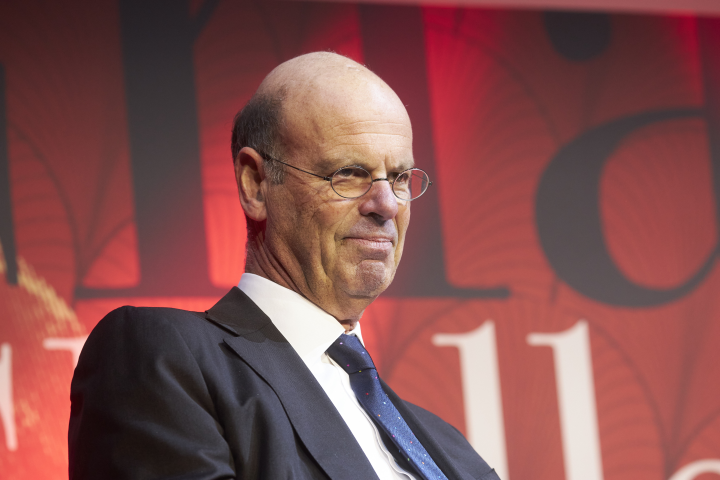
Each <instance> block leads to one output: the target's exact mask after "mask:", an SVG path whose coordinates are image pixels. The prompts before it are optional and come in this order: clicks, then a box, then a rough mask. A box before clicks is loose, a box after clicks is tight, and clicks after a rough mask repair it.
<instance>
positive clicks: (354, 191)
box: [331, 167, 430, 200]
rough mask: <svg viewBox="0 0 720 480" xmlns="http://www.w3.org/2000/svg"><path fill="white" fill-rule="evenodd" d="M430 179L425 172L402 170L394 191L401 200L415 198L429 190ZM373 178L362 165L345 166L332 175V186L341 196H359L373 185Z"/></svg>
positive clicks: (394, 185) (394, 184)
mask: <svg viewBox="0 0 720 480" xmlns="http://www.w3.org/2000/svg"><path fill="white" fill-rule="evenodd" d="M429 183H430V180H429V178H428V176H427V174H426V173H425V172H423V171H422V170H419V169H410V170H406V171H404V172H402V173H401V174H400V175H398V177H397V178H396V179H395V182H394V183H393V187H392V188H393V192H394V193H395V196H396V197H398V198H399V199H401V200H414V199H416V198H417V197H419V196H420V195H422V194H423V193H425V190H427V187H428V184H429ZM372 184H373V180H372V176H371V175H370V173H368V172H367V170H365V169H363V168H360V167H345V168H342V169H340V170H338V171H337V172H335V173H334V174H333V176H332V182H331V185H332V188H333V190H335V192H336V193H337V194H338V195H340V196H341V197H345V198H357V197H360V196H362V195H365V194H366V193H367V192H368V190H370V188H371V187H372Z"/></svg>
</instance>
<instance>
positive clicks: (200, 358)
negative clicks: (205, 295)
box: [68, 288, 498, 480]
mask: <svg viewBox="0 0 720 480" xmlns="http://www.w3.org/2000/svg"><path fill="white" fill-rule="evenodd" d="M383 386H384V388H385V389H386V391H387V393H388V395H389V396H390V398H391V400H392V401H393V403H394V404H395V405H396V407H397V409H398V410H399V411H400V412H401V414H402V416H403V417H404V418H405V420H406V422H407V423H408V425H409V426H410V428H411V429H412V431H413V432H414V433H415V435H416V436H417V438H418V439H419V440H420V441H421V443H422V444H423V445H424V446H425V448H426V449H427V451H428V452H429V453H430V455H431V456H432V457H433V459H434V460H435V462H436V463H437V464H438V466H439V467H440V469H442V471H443V472H445V474H446V475H447V476H448V478H450V479H467V480H470V479H482V480H498V477H497V475H496V474H495V472H494V471H493V470H491V469H490V467H488V465H487V464H486V463H485V462H484V461H483V460H482V459H481V458H480V457H479V456H478V455H477V454H476V453H475V451H474V450H473V449H472V448H471V447H470V445H469V444H468V443H467V441H466V440H465V439H464V438H463V436H462V435H461V434H460V433H459V432H458V431H457V430H456V429H455V428H453V427H451V426H450V425H448V424H447V423H445V422H443V421H442V420H441V419H440V418H438V417H436V416H435V415H433V414H431V413H430V412H428V411H426V410H423V409H421V408H419V407H417V406H415V405H412V404H410V403H406V402H404V401H402V400H401V399H400V398H398V397H397V395H396V394H395V393H394V392H393V391H392V390H391V389H390V388H389V387H387V386H386V385H383ZM71 400H72V408H71V414H70V430H69V434H68V439H69V455H70V478H71V479H72V480H81V479H83V480H85V479H98V480H113V479H133V480H136V479H137V480H139V479H150V478H173V479H233V478H242V479H270V480H277V479H327V478H331V479H363V480H364V479H376V478H377V476H376V474H375V472H374V470H373V469H372V467H371V465H370V463H369V462H368V460H367V458H366V457H365V455H364V454H363V453H362V450H361V449H360V446H359V445H358V443H357V441H356V440H355V438H354V437H353V435H352V433H351V432H350V430H349V429H348V427H347V425H346V424H345V422H344V421H343V419H342V417H341V416H340V414H339V413H338V412H337V410H336V409H335V407H334V406H333V404H332V403H331V402H330V399H329V398H328V397H327V395H326V394H325V392H324V391H323V390H322V388H321V387H320V385H319V384H318V383H317V381H316V380H315V378H314V377H313V375H312V373H311V372H310V371H309V370H308V369H307V367H306V366H305V364H304V363H303V362H302V360H301V359H300V357H299V356H298V354H297V353H296V352H295V350H294V349H293V348H292V346H291V345H290V344H289V343H288V342H287V340H285V338H284V337H283V336H282V335H281V334H280V332H279V331H278V330H277V328H275V326H274V325H273V324H272V322H271V321H270V319H269V318H268V317H267V315H265V314H264V313H263V312H262V311H261V310H260V309H259V308H258V307H257V306H256V305H255V304H254V303H253V302H252V301H251V300H250V299H249V298H248V297H247V296H246V295H245V294H244V293H243V292H242V291H240V290H239V289H237V288H233V289H232V290H231V291H230V292H229V293H228V294H227V295H226V296H225V297H224V298H223V299H222V300H220V301H219V302H218V303H217V304H216V305H215V306H214V307H213V308H211V309H210V310H209V311H207V312H206V313H204V314H203V313H196V312H187V311H183V310H175V309H170V308H135V307H122V308H119V309H117V310H115V311H113V312H111V313H110V314H108V315H107V316H106V317H105V318H104V319H103V320H102V321H100V323H98V325H97V327H95V329H94V330H93V332H92V333H91V335H90V337H89V338H88V341H87V343H86V344H85V347H84V349H83V351H82V354H81V355H80V361H79V363H78V366H77V368H76V369H75V375H74V377H73V381H72V388H71Z"/></svg>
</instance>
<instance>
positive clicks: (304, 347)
mask: <svg viewBox="0 0 720 480" xmlns="http://www.w3.org/2000/svg"><path fill="white" fill-rule="evenodd" d="M238 288H240V290H242V291H243V292H245V294H246V295H247V296H248V297H250V299H251V300H252V301H253V302H255V303H256V304H257V306H258V307H260V309H261V310H262V311H263V312H264V313H265V315H267V316H268V317H270V320H272V322H273V324H274V325H275V326H276V327H277V329H278V330H280V333H282V335H283V337H285V339H287V341H288V342H289V343H290V345H291V346H292V347H293V348H294V349H295V351H296V352H297V353H298V355H300V358H301V359H302V361H303V362H305V365H307V367H308V368H309V369H310V371H311V372H312V374H313V375H314V376H315V379H316V380H317V381H318V383H320V386H321V387H322V389H323V390H324V391H325V393H326V394H327V396H328V397H329V398H330V401H331V402H332V403H333V405H335V408H337V410H338V412H339V413H340V416H341V417H342V418H343V420H345V423H346V424H347V426H348V428H350V431H351V432H352V434H353V435H354V436H355V439H356V440H357V442H358V443H359V444H360V448H362V450H363V452H364V453H365V455H366V456H367V458H368V460H369V461H370V464H371V465H372V467H373V468H374V469H375V473H377V475H378V477H380V479H381V480H408V479H413V480H414V478H415V477H413V476H412V475H410V474H409V473H407V472H406V471H405V470H403V469H402V468H400V467H399V466H398V464H397V463H396V462H395V459H394V458H393V457H392V455H391V454H390V452H388V450H387V448H385V445H384V444H383V442H382V440H381V439H380V434H379V433H378V430H377V427H376V426H375V424H374V423H373V422H372V420H370V417H369V416H368V415H367V413H366V412H365V410H364V409H363V408H362V406H360V403H358V401H357V398H355V394H354V393H353V391H352V388H351V387H350V376H349V375H348V374H347V372H345V370H343V369H342V368H341V367H340V366H339V365H337V364H336V363H335V362H334V361H333V360H332V359H331V358H330V357H329V356H328V355H327V354H326V353H325V350H327V349H328V348H329V347H330V345H332V343H333V342H334V341H335V340H336V339H337V338H338V337H339V336H340V335H341V334H342V333H344V332H345V327H343V326H342V325H341V324H340V323H339V322H338V321H337V320H336V319H335V318H334V317H332V316H331V315H330V314H328V313H327V312H325V311H324V310H322V309H321V308H320V307H318V306H317V305H315V304H314V303H312V302H310V301H309V300H308V299H306V298H305V297H303V296H301V295H299V294H297V293H295V292H293V291H292V290H289V289H287V288H285V287H281V286H280V285H278V284H277V283H275V282H272V281H270V280H268V279H266V278H263V277H260V276H258V275H253V274H251V273H244V274H243V275H242V277H241V278H240V283H239V284H238ZM352 333H354V334H355V335H357V337H358V338H359V339H360V341H361V342H362V341H363V340H362V334H361V333H360V324H359V323H358V324H356V325H355V328H354V329H353V331H352Z"/></svg>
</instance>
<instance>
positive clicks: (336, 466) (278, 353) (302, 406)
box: [206, 287, 378, 479]
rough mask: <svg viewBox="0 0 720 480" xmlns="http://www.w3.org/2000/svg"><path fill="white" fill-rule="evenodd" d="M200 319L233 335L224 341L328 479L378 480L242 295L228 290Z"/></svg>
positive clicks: (299, 364) (290, 352)
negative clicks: (271, 396) (262, 384)
mask: <svg viewBox="0 0 720 480" xmlns="http://www.w3.org/2000/svg"><path fill="white" fill-rule="evenodd" d="M206 317H207V318H208V319H209V320H211V321H213V322H215V323H217V324H219V325H220V326H222V327H223V328H225V329H226V330H228V331H230V332H232V333H234V334H235V335H237V336H228V337H226V338H225V343H226V344H227V345H228V346H229V347H230V348H231V349H232V350H233V351H234V352H235V353H237V354H238V355H239V356H240V358H242V359H243V360H244V361H245V363H247V364H248V365H249V366H250V367H251V368H252V369H253V370H254V371H255V372H256V373H257V374H258V375H260V376H261V377H262V378H263V379H264V380H265V381H266V382H267V383H268V385H270V387H271V388H272V389H273V390H274V391H275V393H276V394H277V396H278V398H279V399H280V402H281V403H282V405H283V407H284V409H285V412H286V413H287V416H288V418H289V419H290V422H291V423H292V425H293V428H294V429H295V431H296V432H297V434H298V436H299V437H300V439H301V440H302V442H303V444H304V445H305V447H306V448H307V449H308V451H309V452H310V454H311V455H312V456H313V458H314V459H315V460H316V461H317V462H318V464H319V465H320V466H321V467H322V469H323V470H324V471H325V473H326V474H327V475H328V476H329V477H330V478H333V479H344V478H363V479H364V478H368V479H377V478H378V477H377V475H376V474H375V470H374V469H373V468H372V465H370V462H369V461H368V460H367V457H365V455H364V454H362V449H361V448H360V445H359V444H358V443H357V441H356V440H355V437H354V436H353V434H352V432H350V429H349V428H348V427H347V424H346V423H345V421H344V420H343V419H342V417H341V416H340V414H339V413H338V411H337V409H336V408H335V406H334V405H333V404H332V402H331V401H330V399H329V398H328V397H327V395H326V394H325V392H324V390H323V389H322V387H320V384H319V383H318V382H317V380H315V377H314V376H313V375H312V373H311V372H310V370H308V368H307V367H306V366H305V363H303V361H302V359H301V358H300V356H299V355H298V354H297V352H295V349H293V348H292V346H291V345H290V344H289V343H288V341H287V340H286V339H285V338H284V337H283V336H282V334H281V333H280V331H279V330H278V329H277V328H276V327H275V326H274V325H273V323H272V322H271V321H270V319H269V318H268V316H267V315H265V314H264V313H263V312H262V310H260V308H259V307H258V306H257V305H255V303H253V302H252V300H250V298H248V297H247V295H245V294H244V293H243V292H242V291H241V290H240V289H238V288H237V287H233V289H232V290H230V292H229V293H228V294H227V295H225V297H223V298H222V299H221V300H220V301H219V302H218V303H217V304H216V305H215V306H214V307H213V308H211V309H210V310H208V311H207V314H206ZM345 452H360V454H359V455H347V454H346V453H345Z"/></svg>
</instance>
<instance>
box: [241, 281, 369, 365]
mask: <svg viewBox="0 0 720 480" xmlns="http://www.w3.org/2000/svg"><path fill="white" fill-rule="evenodd" d="M238 288H239V289H240V290H242V291H243V292H245V294H246V295H247V296H248V297H250V300H252V301H253V302H255V304H256V305H257V306H258V307H260V309H261V310H262V311H263V312H264V313H265V315H267V316H268V317H270V320H271V321H272V322H273V324H274V325H275V327H277V329H278V330H280V333H282V335H283V337H285V339H286V340H287V341H288V342H289V343H290V345H291V346H292V347H293V348H294V349H295V351H296V352H297V353H298V355H300V358H302V360H303V362H305V364H306V365H308V366H309V365H310V364H311V363H314V362H317V361H318V360H319V359H320V357H321V356H322V354H323V353H325V350H327V349H328V348H329V347H330V345H332V343H333V342H334V341H335V340H336V339H337V338H338V337H339V336H340V335H341V334H343V333H345V327H343V326H342V325H341V324H340V322H338V321H337V320H336V319H335V317H333V316H332V315H330V314H329V313H327V312H326V311H324V310H323V309H321V308H320V307H318V306H317V305H315V304H314V303H312V302H311V301H310V300H308V299H307V298H305V297H303V296H302V295H300V294H298V293H296V292H294V291H292V290H290V289H287V288H285V287H282V286H280V285H278V284H277V283H275V282H273V281H271V280H268V279H267V278H264V277H261V276H259V275H255V274H252V273H243V274H242V277H240V283H239V284H238ZM352 333H353V334H355V335H357V337H358V338H359V339H360V341H361V342H362V341H363V340H362V334H361V333H360V323H359V322H358V323H357V324H356V325H355V328H354V329H353V331H352Z"/></svg>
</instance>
